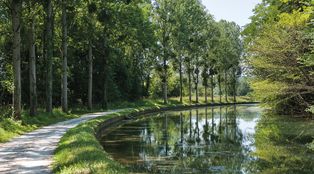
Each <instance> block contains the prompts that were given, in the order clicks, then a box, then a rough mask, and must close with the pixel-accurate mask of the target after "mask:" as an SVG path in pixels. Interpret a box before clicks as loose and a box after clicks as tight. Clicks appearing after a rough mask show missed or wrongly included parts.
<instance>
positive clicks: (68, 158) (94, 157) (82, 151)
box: [53, 98, 249, 174]
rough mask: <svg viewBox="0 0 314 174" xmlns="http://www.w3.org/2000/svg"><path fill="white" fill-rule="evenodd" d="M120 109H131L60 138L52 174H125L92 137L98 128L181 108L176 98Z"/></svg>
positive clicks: (70, 131) (94, 121)
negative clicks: (127, 117)
mask: <svg viewBox="0 0 314 174" xmlns="http://www.w3.org/2000/svg"><path fill="white" fill-rule="evenodd" d="M241 102H249V100H246V101H244V99H243V100H242V101H241ZM184 103H186V102H184ZM121 105H123V107H124V108H128V107H129V108H130V107H132V108H135V109H128V110H125V111H123V112H119V113H115V114H110V115H107V116H104V117H99V118H97V119H93V120H90V121H88V122H86V123H82V124H80V125H78V126H77V127H75V128H73V129H71V130H69V131H68V132H67V133H66V134H65V135H64V136H63V138H62V139H61V141H60V143H59V146H58V148H57V150H56V152H55V156H54V165H53V171H54V173H62V174H66V173H106V174H120V173H127V170H126V169H125V168H124V167H123V166H122V165H120V164H119V163H118V162H116V161H114V160H113V159H112V158H111V157H110V155H109V154H107V153H106V152H105V151H104V150H103V148H102V146H101V145H100V143H99V142H98V140H97V138H96V137H95V134H96V132H97V129H98V128H99V125H100V124H101V123H103V122H104V121H106V120H109V119H111V118H114V117H118V116H122V115H127V114H131V113H136V112H141V111H144V110H148V109H149V110H150V109H157V108H164V107H169V106H179V105H182V104H180V102H179V100H178V99H177V98H172V99H171V100H169V104H167V105H164V104H163V103H162V101H161V100H141V101H138V102H134V103H120V105H117V106H115V108H118V107H120V106H121ZM183 105H186V104H183Z"/></svg>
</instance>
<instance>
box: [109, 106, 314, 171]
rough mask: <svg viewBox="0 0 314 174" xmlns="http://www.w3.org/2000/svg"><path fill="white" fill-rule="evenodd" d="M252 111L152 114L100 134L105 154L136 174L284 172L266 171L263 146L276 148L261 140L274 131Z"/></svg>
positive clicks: (267, 159) (267, 162) (216, 109)
mask: <svg viewBox="0 0 314 174" xmlns="http://www.w3.org/2000/svg"><path fill="white" fill-rule="evenodd" d="M254 108H256V106H236V105H234V106H230V107H211V108H199V109H194V110H188V111H181V112H178V111H176V112H166V113H161V114H152V115H151V116H150V117H145V118H144V119H139V120H137V121H134V122H131V123H126V124H125V125H122V126H121V127H119V128H117V129H114V130H113V131H112V132H110V133H108V134H106V135H104V137H103V145H104V149H105V151H106V152H108V153H110V154H111V155H112V156H113V158H114V159H116V160H118V161H119V162H121V163H122V164H124V165H126V166H127V167H128V169H129V171H130V172H134V173H259V172H263V171H267V172H266V173H268V172H269V171H270V173H278V171H283V170H269V168H270V167H269V166H271V165H270V164H271V159H272V158H271V157H270V156H271V155H274V154H271V153H274V152H269V153H267V150H268V149H264V148H263V146H265V145H266V144H267V146H265V147H266V148H269V149H275V147H276V145H275V144H273V143H274V142H272V141H271V142H267V141H269V140H271V139H268V140H267V139H264V137H266V138H267V136H266V135H265V130H268V129H275V130H276V128H274V127H273V126H271V127H269V126H268V125H264V124H262V123H263V119H264V118H263V117H262V118H260V113H261V111H260V110H256V109H254ZM259 120H261V121H260V122H259ZM258 122H259V123H258ZM257 123H258V126H257V127H256V124H257ZM255 127H256V129H255ZM275 130H271V131H275ZM275 132H276V131H275ZM268 136H270V135H268ZM275 137H276V136H275ZM268 138H269V137H268ZM272 145H273V146H272ZM284 152H286V151H284ZM258 156H261V158H258ZM311 157H313V156H311ZM278 159H279V158H278ZM312 159H313V158H312ZM312 161H313V160H312ZM277 163H278V161H277ZM312 163H313V162H312ZM278 164H281V165H282V164H283V163H278ZM272 171H275V172H272ZM276 171H277V172H276ZM285 171H286V170H285ZM279 173H280V172H279ZM285 173H287V172H285Z"/></svg>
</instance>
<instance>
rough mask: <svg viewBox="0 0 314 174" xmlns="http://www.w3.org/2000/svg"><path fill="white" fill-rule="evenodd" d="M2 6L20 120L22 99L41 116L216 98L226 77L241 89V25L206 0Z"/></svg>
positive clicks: (4, 77)
mask: <svg viewBox="0 0 314 174" xmlns="http://www.w3.org/2000/svg"><path fill="white" fill-rule="evenodd" d="M0 7H1V8H0V33H1V35H0V60H1V62H0V74H1V77H0V83H1V85H0V92H1V102H2V103H5V104H10V97H11V94H14V95H13V100H14V102H13V106H14V109H13V110H14V115H15V118H17V119H19V118H20V115H21V110H22V106H24V107H26V108H28V107H29V108H30V115H34V116H35V115H36V114H37V108H38V107H41V108H42V107H45V108H46V111H47V112H49V113H52V110H53V108H54V107H58V106H61V108H62V110H63V112H68V111H69V108H71V106H75V105H86V106H87V107H88V108H89V109H92V108H93V107H94V105H98V106H100V105H102V106H103V108H107V107H108V105H110V102H113V101H119V100H131V101H132V100H137V99H141V98H143V97H152V96H154V97H162V98H163V100H164V103H167V102H168V98H169V97H173V96H180V101H181V102H183V99H184V98H183V97H184V96H189V102H190V103H192V102H193V100H195V102H196V103H198V102H200V96H204V97H205V99H206V102H208V99H207V97H208V96H209V95H211V98H212V99H211V102H214V97H213V96H214V91H215V90H214V89H215V88H216V83H217V82H218V84H219V85H218V86H219V87H220V88H219V89H222V88H221V85H222V82H224V83H223V84H224V86H223V87H225V88H224V89H225V90H224V94H225V95H232V94H234V95H235V94H236V92H235V87H236V81H237V78H238V77H239V72H240V71H238V69H239V66H240V62H241V57H242V54H241V53H242V50H241V49H242V46H241V44H242V43H241V40H240V36H239V27H238V26H237V25H235V24H234V23H230V22H226V21H223V22H216V21H214V19H213V17H212V16H211V15H210V14H209V13H208V12H207V11H206V10H205V7H204V6H203V5H202V4H201V2H200V1H198V0H192V1H185V0H177V1H171V0H156V1H153V3H151V2H148V1H141V0H140V1H114V0H108V1H106V2H103V1H100V0H91V1H76V2H70V1H67V0H60V1H57V0H47V1H43V2H38V1H34V0H24V1H20V0H7V1H6V2H3V1H1V2H0ZM22 19H23V21H24V20H25V21H27V22H23V23H22V22H21V20H22ZM8 23H11V24H12V27H11V28H10V27H8V25H7V24H8ZM11 36H12V37H11ZM11 38H13V40H11ZM21 55H22V56H21ZM12 58H13V61H12ZM25 65H27V66H25ZM22 72H29V73H27V75H25V73H22ZM24 86H28V88H26V87H24ZM232 87H234V88H232ZM209 88H211V92H209ZM232 90H233V91H234V92H233V93H231V92H230V91H232ZM221 92H223V91H222V90H221ZM204 93H205V94H204ZM194 94H195V98H194ZM221 94H222V93H221ZM60 99H61V100H60ZM226 99H227V98H226ZM221 102H222V101H221Z"/></svg>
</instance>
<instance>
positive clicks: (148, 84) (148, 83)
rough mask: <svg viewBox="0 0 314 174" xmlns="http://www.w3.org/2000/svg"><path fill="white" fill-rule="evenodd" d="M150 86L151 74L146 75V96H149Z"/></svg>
mask: <svg viewBox="0 0 314 174" xmlns="http://www.w3.org/2000/svg"><path fill="white" fill-rule="evenodd" d="M149 88H150V74H148V75H147V77H146V89H145V95H146V97H149Z"/></svg>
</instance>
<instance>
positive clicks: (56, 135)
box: [0, 110, 120, 174]
mask: <svg viewBox="0 0 314 174" xmlns="http://www.w3.org/2000/svg"><path fill="white" fill-rule="evenodd" d="M118 111H120V110H114V111H108V112H99V113H92V114H85V115H83V116H82V117H80V118H76V119H71V120H68V121H64V122H60V123H57V124H54V125H50V126H46V127H42V128H40V129H38V130H35V131H33V132H30V133H27V134H24V135H22V136H19V137H17V138H14V139H12V140H11V141H10V142H7V143H4V144H0V174H2V173H4V174H7V173H8V174H11V173H12V174H48V173H51V164H52V160H53V153H54V151H55V149H56V148H57V145H58V142H59V141H60V139H61V137H62V136H63V135H64V134H65V133H66V131H67V130H68V129H71V128H73V127H75V126H77V125H78V124H80V123H83V122H85V121H88V120H90V119H93V118H96V117H100V116H104V115H108V114H111V113H114V112H118Z"/></svg>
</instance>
